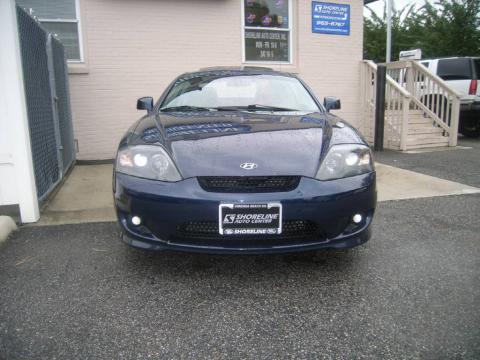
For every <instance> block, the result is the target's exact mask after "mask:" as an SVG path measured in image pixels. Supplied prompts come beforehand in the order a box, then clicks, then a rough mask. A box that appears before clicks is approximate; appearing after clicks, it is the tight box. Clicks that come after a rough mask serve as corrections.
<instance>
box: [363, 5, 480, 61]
mask: <svg viewBox="0 0 480 360" xmlns="http://www.w3.org/2000/svg"><path fill="white" fill-rule="evenodd" d="M366 8H367V9H369V10H370V13H371V16H370V17H365V19H364V35H363V36H364V53H365V58H367V59H371V60H374V61H375V62H384V61H385V47H386V32H387V25H386V23H387V22H386V13H385V12H384V13H383V16H382V17H379V16H378V15H377V14H375V13H374V12H373V11H372V10H371V9H370V8H369V7H368V6H366ZM417 48H420V49H422V57H423V58H435V57H444V56H480V1H478V0H437V1H436V2H435V3H432V2H430V1H429V0H427V2H426V4H425V5H424V6H422V7H420V8H419V9H417V8H416V7H415V5H409V6H406V7H404V8H403V9H401V10H399V11H394V12H393V13H392V60H397V59H398V54H399V52H400V51H402V50H410V49H417Z"/></svg>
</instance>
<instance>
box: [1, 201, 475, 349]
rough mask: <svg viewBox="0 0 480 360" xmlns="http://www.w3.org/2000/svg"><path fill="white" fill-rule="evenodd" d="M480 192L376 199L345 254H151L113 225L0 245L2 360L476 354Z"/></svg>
mask: <svg viewBox="0 0 480 360" xmlns="http://www.w3.org/2000/svg"><path fill="white" fill-rule="evenodd" d="M479 213H480V196H479V195H466V196H449V197H438V198H430V199H417V200H408V201H395V202H385V203H381V204H379V206H378V212H377V214H376V218H375V221H374V235H373V238H372V239H371V240H370V242H368V243H367V244H365V245H364V246H361V247H358V248H355V249H352V250H349V251H322V252H318V253H307V254H296V255H275V256H248V257H246V256H243V257H242V256H238V257H234V256H209V255H192V254H178V253H147V252H143V251H138V250H134V249H131V248H128V247H127V246H126V245H123V244H122V243H120V242H119V241H118V240H117V238H116V231H117V230H116V227H115V225H114V224H112V223H97V224H82V225H64V226H50V227H24V228H22V229H21V230H20V231H19V232H17V233H15V234H14V235H13V237H12V238H11V239H9V240H8V241H7V242H6V243H5V244H3V245H2V247H1V249H0V304H1V306H0V358H2V359H137V358H138V359H144V358H190V359H200V358H209V359H210V358H225V359H232V358H249V359H274V358H305V359H313V358H324V359H330V358H336V359H339V358H345V359H353V358H358V359H360V358H378V359H400V358H401V359H414V358H423V359H478V358H480V326H479V324H480V310H479V309H480V260H479V259H480V246H479V244H480V236H479V234H480V222H479V221H478V214H479Z"/></svg>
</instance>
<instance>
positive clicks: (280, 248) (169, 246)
mask: <svg viewBox="0 0 480 360" xmlns="http://www.w3.org/2000/svg"><path fill="white" fill-rule="evenodd" d="M114 197H115V207H116V211H117V217H118V223H119V225H120V228H121V230H122V239H123V240H124V241H125V242H126V243H128V244H129V245H131V246H134V247H138V248H142V249H148V250H178V251H190V252H207V253H230V254H231V253H234V254H239V253H240V254H259V253H276V252H294V251H307V250H315V249H319V248H348V247H353V246H357V245H360V244H362V243H364V242H366V241H368V239H369V238H370V225H371V222H372V218H373V214H374V210H375V206H376V188H375V172H372V173H369V174H365V175H359V176H354V177H350V178H346V179H339V180H332V181H318V180H315V179H310V178H304V177H303V178H301V180H300V183H299V185H298V187H297V188H296V189H294V190H292V191H286V192H271V193H217V192H208V191H205V190H203V189H202V188H201V187H200V185H199V183H198V181H197V179H196V178H189V179H185V180H182V181H180V182H177V183H165V182H161V181H155V180H148V179H141V178H137V177H134V176H129V175H125V174H121V173H116V174H115V177H114ZM277 201H279V202H281V203H282V207H283V223H284V224H285V225H286V227H287V225H288V226H289V228H290V230H291V231H290V233H288V234H287V233H286V234H285V235H276V236H272V237H270V238H268V237H266V236H264V235H250V236H240V237H239V236H223V235H219V234H218V232H217V233H215V231H214V232H210V233H207V235H206V233H205V232H203V233H202V232H199V233H196V232H195V231H191V230H192V229H199V230H202V231H203V230H205V227H207V228H208V226H212V224H218V206H219V204H220V203H221V202H229V203H234V202H245V203H250V202H252V203H258V202H277ZM354 214H362V215H363V220H362V222H361V223H360V224H353V222H352V220H351V219H352V216H353V215H354ZM133 215H136V216H139V217H140V218H141V219H142V225H141V226H134V225H133V224H132V222H131V218H132V216H133ZM192 224H194V225H192ZM298 224H301V225H298ZM305 224H308V226H306V225H305ZM185 229H188V230H189V231H185ZM217 230H218V225H217ZM307 230H308V231H307Z"/></svg>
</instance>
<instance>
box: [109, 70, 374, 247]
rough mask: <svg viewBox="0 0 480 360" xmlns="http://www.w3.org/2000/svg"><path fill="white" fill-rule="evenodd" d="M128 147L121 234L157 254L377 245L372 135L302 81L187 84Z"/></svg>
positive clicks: (243, 78)
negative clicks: (333, 111) (373, 232)
mask: <svg viewBox="0 0 480 360" xmlns="http://www.w3.org/2000/svg"><path fill="white" fill-rule="evenodd" d="M137 108H138V109H143V110H147V115H145V116H144V117H142V118H141V119H140V120H138V121H137V122H136V123H135V124H134V125H133V126H132V127H131V128H130V130H129V131H128V132H127V134H126V135H125V136H124V138H123V139H122V140H121V142H120V145H119V148H118V153H117V158H116V163H115V170H114V181H113V191H114V197H115V207H116V211H117V216H118V222H119V224H120V227H121V229H122V238H123V240H124V241H125V242H127V243H128V244H130V245H132V246H134V247H138V248H143V249H151V250H166V249H171V250H181V251H196V252H209V253H214V252H215V253H235V254H254V253H275V252H292V251H305V250H315V249H319V248H348V247H353V246H356V245H360V244H362V243H364V242H366V241H367V240H368V239H369V237H370V225H371V223H372V218H373V213H374V211H375V206H376V188H375V170H374V164H373V159H372V154H371V152H370V149H369V147H368V145H367V143H366V142H365V140H364V139H363V138H362V136H361V135H360V134H359V133H358V132H357V131H356V130H355V129H354V128H353V127H351V126H350V125H348V124H347V123H346V122H345V121H343V120H342V119H340V118H338V117H336V116H334V115H332V114H330V112H329V110H331V109H339V108H340V101H339V100H337V99H335V98H326V99H325V101H324V104H323V105H322V104H321V103H320V102H319V101H318V100H317V99H316V98H315V96H314V95H313V93H312V91H311V90H310V89H309V88H308V87H307V86H306V85H305V84H304V83H303V82H302V81H301V80H300V79H298V78H297V77H296V76H295V75H292V74H287V73H283V72H277V71H273V70H270V69H265V68H257V67H243V68H210V69H205V70H201V71H199V72H194V73H187V74H183V75H181V76H179V77H178V78H176V79H175V80H174V81H173V83H172V84H171V85H170V86H169V87H168V88H167V89H166V91H165V92H164V93H163V95H162V96H161V97H160V99H159V100H158V101H157V102H156V104H154V102H153V99H152V98H150V97H144V98H141V99H139V100H138V103H137Z"/></svg>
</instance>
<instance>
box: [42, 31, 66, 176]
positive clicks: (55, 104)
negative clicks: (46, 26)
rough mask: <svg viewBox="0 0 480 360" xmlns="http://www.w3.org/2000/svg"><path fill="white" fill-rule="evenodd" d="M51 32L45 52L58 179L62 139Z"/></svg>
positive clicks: (60, 174) (61, 161)
mask: <svg viewBox="0 0 480 360" xmlns="http://www.w3.org/2000/svg"><path fill="white" fill-rule="evenodd" d="M52 36H53V35H52V34H48V35H47V43H46V44H45V51H46V52H47V62H48V78H49V80H50V91H51V99H52V113H53V126H54V128H55V140H56V143H57V159H58V170H59V176H60V179H61V178H63V156H62V150H63V149H62V140H61V137H60V120H59V117H58V96H57V84H56V81H55V68H54V64H53V49H52Z"/></svg>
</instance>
